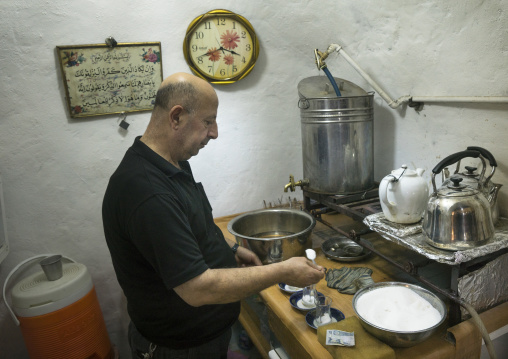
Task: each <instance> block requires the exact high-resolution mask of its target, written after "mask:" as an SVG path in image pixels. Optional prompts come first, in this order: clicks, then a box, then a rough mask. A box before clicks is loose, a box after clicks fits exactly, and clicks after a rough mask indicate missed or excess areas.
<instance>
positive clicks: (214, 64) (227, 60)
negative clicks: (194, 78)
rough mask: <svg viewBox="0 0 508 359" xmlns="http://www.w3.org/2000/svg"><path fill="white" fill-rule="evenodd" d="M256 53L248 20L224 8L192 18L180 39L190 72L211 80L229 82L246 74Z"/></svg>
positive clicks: (252, 64)
mask: <svg viewBox="0 0 508 359" xmlns="http://www.w3.org/2000/svg"><path fill="white" fill-rule="evenodd" d="M258 52H259V47H258V43H257V40H256V35H255V33H254V29H252V26H251V25H250V23H249V22H248V21H247V20H246V19H244V18H242V17H241V16H239V15H236V14H234V13H231V12H229V11H227V10H216V11H212V12H209V13H207V14H205V15H203V16H202V17H198V18H197V19H195V20H194V22H193V23H191V25H190V26H189V29H188V30H187V35H186V38H185V42H184V55H185V58H186V60H187V62H188V64H189V66H190V67H191V69H192V71H193V72H194V73H196V75H198V76H200V77H202V78H205V79H206V80H208V81H210V82H212V83H232V82H235V81H238V80H240V79H241V78H243V77H244V76H246V75H247V74H248V73H249V72H250V71H251V70H252V68H253V67H254V64H255V62H256V59H257V55H258Z"/></svg>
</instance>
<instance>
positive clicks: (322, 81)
mask: <svg viewBox="0 0 508 359" xmlns="http://www.w3.org/2000/svg"><path fill="white" fill-rule="evenodd" d="M334 79H335V82H336V83H337V86H338V87H339V89H340V93H341V95H342V96H341V97H350V96H365V95H367V91H365V90H364V89H362V88H361V87H360V86H358V85H355V84H354V83H352V82H350V81H347V80H344V79H339V78H337V77H334ZM298 95H299V96H300V98H334V97H337V95H336V94H335V90H334V89H333V86H332V84H331V82H330V80H329V79H328V77H326V76H311V77H307V78H304V79H303V80H301V81H300V82H299V83H298Z"/></svg>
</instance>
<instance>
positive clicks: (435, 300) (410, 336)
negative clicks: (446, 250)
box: [353, 282, 447, 347]
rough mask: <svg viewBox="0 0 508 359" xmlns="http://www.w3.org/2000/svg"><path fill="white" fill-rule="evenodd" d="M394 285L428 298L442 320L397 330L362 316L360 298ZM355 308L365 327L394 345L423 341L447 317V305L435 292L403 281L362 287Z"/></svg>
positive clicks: (400, 345) (380, 338)
mask: <svg viewBox="0 0 508 359" xmlns="http://www.w3.org/2000/svg"><path fill="white" fill-rule="evenodd" d="M390 286H391V287H393V286H401V287H406V288H409V289H411V290H412V291H414V292H415V293H416V294H418V295H419V296H420V297H422V298H423V299H425V300H427V301H428V302H429V303H430V304H431V305H432V306H433V307H434V308H436V309H437V311H438V312H439V314H441V320H440V321H439V322H438V323H437V324H436V325H434V326H432V327H430V328H427V329H423V330H419V331H395V330H390V329H385V328H381V327H379V326H377V325H374V324H372V323H370V322H369V321H367V320H366V319H365V318H364V317H362V316H361V314H360V313H358V310H357V303H358V299H359V298H360V297H361V296H362V295H364V294H366V293H368V292H370V291H373V290H377V289H380V288H384V287H390ZM353 309H354V311H355V313H356V316H357V317H358V318H359V319H360V322H361V324H362V326H363V328H364V329H365V330H366V331H367V332H369V333H370V334H372V335H373V336H375V337H376V338H378V339H379V340H381V341H383V342H385V343H386V344H388V345H390V346H392V347H412V346H414V345H416V344H418V343H421V342H423V341H424V340H426V339H428V338H429V337H430V336H431V335H432V334H434V333H435V332H436V330H437V329H438V328H439V326H440V325H441V324H442V323H443V322H444V320H445V319H446V314H447V310H446V305H445V303H444V302H443V301H442V300H441V299H440V298H439V297H437V296H436V295H435V294H434V293H432V292H430V291H428V290H426V289H424V288H422V287H419V286H417V285H414V284H408V283H401V282H380V283H374V284H372V285H370V286H368V287H365V288H362V289H360V290H359V291H358V292H356V294H355V295H354V297H353Z"/></svg>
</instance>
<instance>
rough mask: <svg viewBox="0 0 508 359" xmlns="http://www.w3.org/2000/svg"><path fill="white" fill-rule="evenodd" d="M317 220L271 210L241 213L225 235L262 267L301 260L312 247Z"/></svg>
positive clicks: (304, 214)
mask: <svg viewBox="0 0 508 359" xmlns="http://www.w3.org/2000/svg"><path fill="white" fill-rule="evenodd" d="M315 225H316V220H315V219H314V217H312V216H311V215H310V214H308V213H307V212H304V211H300V210H296V209H288V208H271V209H262V210H258V211H253V212H248V213H244V214H242V215H240V216H238V217H235V218H233V219H232V220H231V221H230V222H229V223H228V231H229V232H231V234H233V235H234V236H235V237H236V240H237V241H239V242H241V243H244V245H247V246H248V248H250V249H251V250H252V251H253V252H254V253H256V254H257V255H258V257H259V259H260V260H261V261H262V262H263V263H264V264H267V263H274V262H280V261H283V260H286V259H289V258H291V257H296V256H304V255H305V250H306V249H309V248H311V247H312V239H311V234H312V230H313V229H314V226H315Z"/></svg>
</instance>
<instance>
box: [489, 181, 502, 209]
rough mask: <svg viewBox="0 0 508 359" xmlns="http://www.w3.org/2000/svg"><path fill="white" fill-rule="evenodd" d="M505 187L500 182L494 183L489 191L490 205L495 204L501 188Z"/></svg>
mask: <svg viewBox="0 0 508 359" xmlns="http://www.w3.org/2000/svg"><path fill="white" fill-rule="evenodd" d="M501 187H503V185H502V184H499V183H493V186H492V188H491V190H490V192H489V195H488V197H487V200H488V201H489V203H490V205H491V206H493V205H494V204H495V203H496V201H497V195H498V194H499V190H500V189H501Z"/></svg>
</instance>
